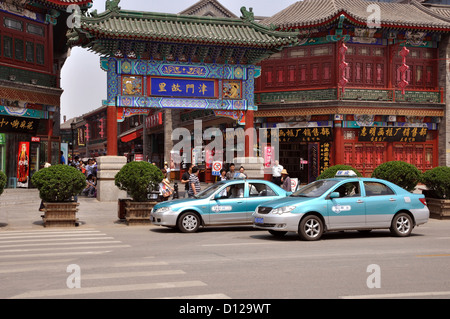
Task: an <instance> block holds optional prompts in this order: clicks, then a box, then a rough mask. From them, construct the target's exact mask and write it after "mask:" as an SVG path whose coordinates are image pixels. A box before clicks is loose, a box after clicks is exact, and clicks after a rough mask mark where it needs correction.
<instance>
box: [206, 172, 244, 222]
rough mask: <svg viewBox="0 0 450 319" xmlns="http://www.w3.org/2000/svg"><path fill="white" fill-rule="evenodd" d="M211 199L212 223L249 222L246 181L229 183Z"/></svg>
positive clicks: (210, 216) (210, 218) (210, 217)
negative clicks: (246, 205)
mask: <svg viewBox="0 0 450 319" xmlns="http://www.w3.org/2000/svg"><path fill="white" fill-rule="evenodd" d="M217 194H219V197H217V195H216V196H215V197H214V198H212V199H211V201H210V214H209V221H210V224H211V225H220V224H243V223H246V222H247V216H246V207H245V200H246V198H245V181H238V182H234V183H229V184H227V185H226V186H225V187H223V188H222V189H220V190H219V192H218V193H217Z"/></svg>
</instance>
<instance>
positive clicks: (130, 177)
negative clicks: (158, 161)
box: [114, 162, 164, 202]
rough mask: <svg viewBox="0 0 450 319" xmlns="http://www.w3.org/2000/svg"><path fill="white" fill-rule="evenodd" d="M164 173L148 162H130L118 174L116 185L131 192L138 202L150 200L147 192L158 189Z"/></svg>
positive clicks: (115, 180) (115, 179)
mask: <svg viewBox="0 0 450 319" xmlns="http://www.w3.org/2000/svg"><path fill="white" fill-rule="evenodd" d="M163 178H164V175H163V174H162V172H161V170H160V169H159V168H158V167H156V166H155V165H153V164H150V163H148V162H130V163H127V164H126V165H124V166H123V167H122V169H121V170H120V171H119V172H118V173H117V174H116V176H115V178H114V182H115V184H116V186H117V187H118V188H119V189H121V190H124V191H127V193H129V194H130V196H131V198H132V199H133V200H134V201H136V202H146V201H148V198H147V194H149V193H150V192H151V191H152V190H157V189H158V186H159V183H161V181H162V180H163Z"/></svg>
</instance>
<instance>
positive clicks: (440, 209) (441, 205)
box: [426, 197, 450, 219]
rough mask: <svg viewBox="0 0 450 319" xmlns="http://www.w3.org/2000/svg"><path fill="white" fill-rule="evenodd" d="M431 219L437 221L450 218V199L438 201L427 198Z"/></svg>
mask: <svg viewBox="0 0 450 319" xmlns="http://www.w3.org/2000/svg"><path fill="white" fill-rule="evenodd" d="M426 200H427V206H428V209H429V210H430V217H431V218H437V219H448V218H450V199H437V198H429V197H426Z"/></svg>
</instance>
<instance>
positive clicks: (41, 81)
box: [0, 0, 91, 187]
mask: <svg viewBox="0 0 450 319" xmlns="http://www.w3.org/2000/svg"><path fill="white" fill-rule="evenodd" d="M90 3H91V1H90V0H68V1H57V0H32V1H25V0H15V1H14V0H5V1H1V2H0V170H2V171H4V172H5V173H6V175H7V176H8V185H7V186H8V187H16V186H17V187H29V186H30V183H29V180H30V177H31V176H32V174H33V173H34V172H35V171H37V170H39V169H40V168H42V167H43V166H44V163H45V162H50V163H53V164H57V163H59V158H60V137H59V123H60V96H61V94H62V90H61V88H60V83H59V77H60V70H61V68H62V66H63V64H64V61H65V59H66V57H67V46H66V44H65V41H61V39H63V38H64V36H65V33H66V31H67V23H66V21H67V19H68V17H69V14H68V13H66V9H67V7H68V6H69V5H70V4H74V5H78V8H80V11H82V10H86V9H87V7H88V6H89V4H90Z"/></svg>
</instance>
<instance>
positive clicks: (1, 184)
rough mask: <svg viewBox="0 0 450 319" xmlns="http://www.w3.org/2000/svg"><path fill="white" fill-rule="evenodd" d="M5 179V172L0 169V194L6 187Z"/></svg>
mask: <svg viewBox="0 0 450 319" xmlns="http://www.w3.org/2000/svg"><path fill="white" fill-rule="evenodd" d="M6 181H7V178H6V175H5V173H3V172H2V171H0V195H1V194H2V193H3V190H4V189H5V187H6Z"/></svg>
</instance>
